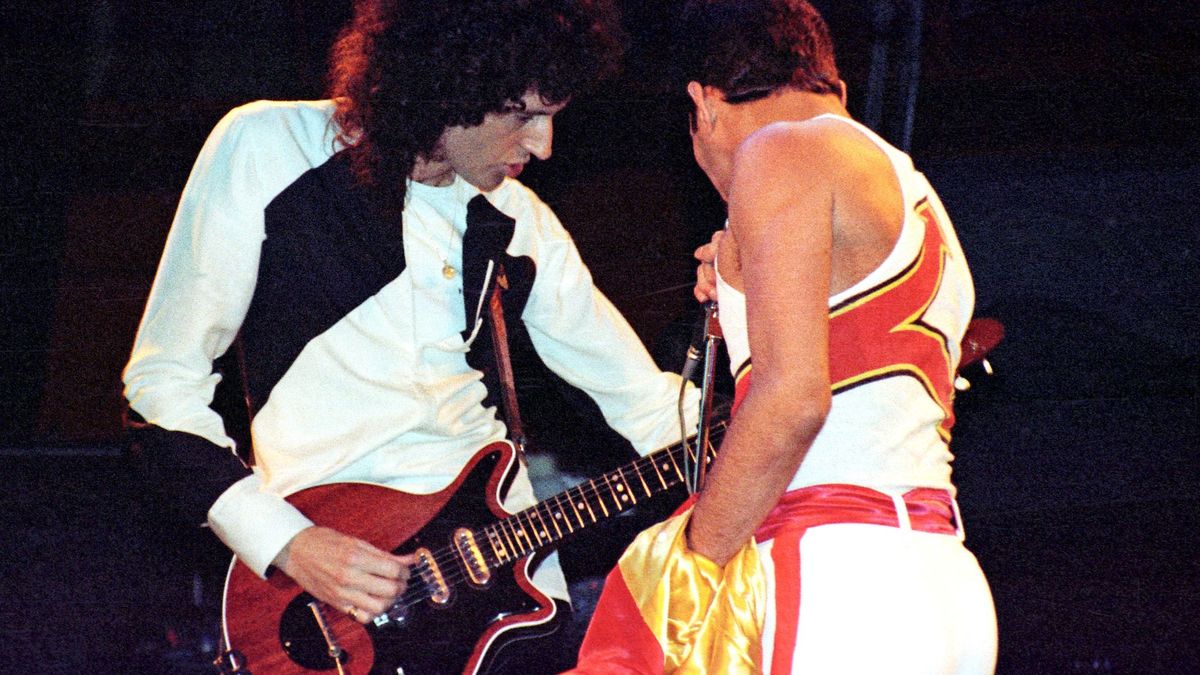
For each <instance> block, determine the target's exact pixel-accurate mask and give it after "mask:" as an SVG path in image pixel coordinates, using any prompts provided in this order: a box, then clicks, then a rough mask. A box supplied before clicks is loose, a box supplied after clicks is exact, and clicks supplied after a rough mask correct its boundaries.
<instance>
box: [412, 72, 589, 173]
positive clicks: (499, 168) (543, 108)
mask: <svg viewBox="0 0 1200 675" xmlns="http://www.w3.org/2000/svg"><path fill="white" fill-rule="evenodd" d="M565 107H567V102H566V101H563V102H562V103H555V104H550V103H546V102H545V101H543V100H542V97H541V96H539V95H538V94H537V92H534V91H530V92H528V93H526V94H525V95H524V96H523V97H521V99H520V100H519V101H513V102H511V103H510V104H509V105H507V106H505V108H504V109H503V110H501V111H499V112H493V113H488V114H487V115H485V116H484V118H483V123H481V124H479V125H478V126H473V127H450V128H448V129H446V131H445V132H443V134H442V137H441V139H440V140H439V141H438V145H437V148H436V149H435V150H434V152H433V153H432V154H433V157H432V158H431V159H430V160H429V161H430V163H431V164H439V163H440V164H441V165H442V166H444V167H445V168H447V169H449V170H451V171H453V172H454V173H456V174H458V175H459V176H462V177H463V180H466V181H467V182H468V183H470V184H471V185H474V186H475V187H477V188H479V189H480V190H484V191H488V190H493V189H495V188H497V187H499V185H500V183H502V182H503V181H504V179H505V178H516V177H517V176H518V175H520V173H521V171H522V170H523V169H524V168H525V165H526V164H527V163H529V160H530V159H532V158H533V157H537V158H538V159H549V157H550V153H551V149H552V145H553V143H554V124H553V118H554V115H556V114H557V113H558V112H559V111H560V110H562V109H563V108H565Z"/></svg>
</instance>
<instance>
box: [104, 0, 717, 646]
mask: <svg viewBox="0 0 1200 675" xmlns="http://www.w3.org/2000/svg"><path fill="white" fill-rule="evenodd" d="M603 18H604V17H603V16H602V15H600V14H598V13H597V12H596V11H595V10H594V8H593V6H592V3H591V2H588V1H587V0H525V1H521V2H518V1H516V0H475V1H473V2H461V3H460V2H445V1H444V0H361V1H359V2H357V4H356V7H355V13H354V17H353V20H352V22H351V23H350V24H349V25H348V26H347V27H346V28H345V29H344V30H343V32H342V33H341V34H340V37H339V38H338V40H337V42H336V44H335V46H334V49H333V55H332V67H331V70H330V82H331V89H330V96H329V98H328V99H327V100H321V101H289V102H278V101H258V102H255V103H250V104H248V105H244V106H241V107H239V108H236V109H234V110H233V111H232V112H230V113H228V114H227V115H226V116H225V117H224V118H223V119H222V120H221V121H220V123H219V124H218V125H217V126H216V128H215V129H214V131H213V132H212V134H211V135H210V136H209V138H208V140H207V142H206V143H205V144H204V147H203V149H202V150H201V152H200V155H199V158H198V159H197V161H196V163H195V166H194V168H193V170H192V173H191V176H190V178H189V180H188V182H187V185H186V187H185V189H184V191H183V194H182V197H181V200H180V203H179V208H178V211H177V213H176V216H175V219H174V222H173V224H172V226H171V231H170V234H169V237H168V239H167V243H166V247H165V250H164V253H163V256H162V260H161V263H160V266H159V269H158V273H157V276H156V279H155V281H154V286H153V289H152V291H151V294H150V297H149V300H148V302H147V306H146V309H145V313H144V316H143V318H142V321H141V324H140V327H139V329H138V333H137V337H136V340H135V342H134V345H133V350H132V355H131V358H130V360H129V363H128V365H127V367H126V368H125V371H124V375H123V379H124V382H125V396H126V398H127V399H128V401H129V406H130V409H131V417H132V419H133V421H134V422H135V424H137V425H139V426H140V427H141V428H142V429H141V436H142V440H143V443H142V446H143V450H142V452H141V457H140V461H141V463H142V464H143V466H144V468H145V469H146V471H147V472H148V474H149V475H150V476H151V478H152V480H154V481H156V482H157V483H158V484H159V486H161V487H162V488H163V489H164V490H165V491H166V492H167V493H169V494H171V495H173V496H174V498H175V499H176V500H177V501H178V503H179V505H180V506H181V508H182V510H183V512H184V513H185V514H186V517H187V518H188V519H189V520H190V521H192V522H202V521H205V520H207V522H208V523H209V525H210V526H211V527H212V529H213V531H214V532H215V533H216V534H217V535H218V536H219V537H220V538H221V540H222V541H223V542H224V543H225V544H226V545H228V546H229V548H230V549H232V551H233V552H234V553H235V554H236V555H237V556H238V558H239V559H240V560H241V561H242V562H244V563H245V564H246V565H247V566H249V567H250V569H252V570H253V571H254V572H255V573H257V574H258V575H260V576H264V577H265V576H266V575H269V574H271V573H272V571H273V570H278V571H281V572H283V573H285V574H287V575H288V576H289V577H291V578H292V579H293V580H295V581H296V582H297V583H298V584H299V585H300V586H301V587H303V588H304V589H305V590H306V591H307V592H308V593H310V594H311V595H313V596H315V597H316V598H317V599H319V600H321V601H323V602H324V603H327V605H328V606H329V607H331V608H334V609H335V610H336V611H342V612H345V613H347V614H349V615H350V616H351V617H353V619H354V620H356V621H359V622H361V623H364V624H365V623H368V622H370V621H371V619H372V618H373V617H375V616H377V615H379V614H381V613H383V612H384V611H385V610H386V609H387V608H388V607H389V606H390V605H391V604H392V602H393V601H394V599H395V598H396V597H397V596H398V595H399V594H400V593H401V592H402V591H403V589H404V588H405V586H406V582H407V579H408V577H409V568H410V566H411V565H412V564H413V562H414V560H413V558H412V557H411V556H396V555H393V554H392V553H390V552H389V551H384V550H379V549H377V548H375V547H374V546H372V545H371V544H368V543H367V542H365V541H362V540H357V539H353V538H351V537H348V536H346V535H343V534H341V533H339V532H337V531H335V530H333V529H329V528H326V527H319V526H315V525H314V524H313V523H312V522H311V521H310V520H309V519H308V518H306V517H305V516H304V515H303V514H301V513H300V512H299V511H298V510H297V509H296V508H294V507H293V506H291V505H290V504H289V503H288V502H286V501H285V500H284V497H285V496H286V495H289V494H291V493H294V492H296V491H298V490H301V489H303V488H306V487H309V486H313V485H316V484H323V483H331V482H344V481H361V482H369V483H380V484H385V485H387V486H390V487H394V488H398V489H401V490H403V491H406V492H412V493H422V494H427V493H432V492H436V491H438V490H440V489H442V488H444V487H446V486H447V485H448V484H449V483H450V482H451V481H452V480H453V479H454V478H455V476H456V475H457V474H458V473H459V471H460V470H461V469H462V468H463V467H464V466H465V465H466V464H467V462H468V460H470V459H471V457H472V456H473V455H474V453H475V452H476V451H477V450H479V449H480V448H482V447H484V446H485V445H487V444H488V443H491V442H494V441H496V440H499V439H502V438H504V437H505V434H506V427H505V425H504V424H503V423H502V422H501V421H500V420H498V419H497V416H496V414H495V410H496V407H497V404H498V402H499V397H498V394H497V392H498V389H499V387H498V383H497V380H496V377H495V375H494V369H493V368H492V367H491V365H490V362H489V360H490V359H491V334H490V331H489V328H488V326H487V322H488V318H487V314H488V312H487V303H486V302H485V300H486V298H487V297H488V295H489V293H490V292H491V290H492V289H493V288H494V286H495V284H496V274H495V271H496V269H497V268H498V266H500V265H503V268H504V269H505V270H506V274H507V285H508V291H507V292H506V293H505V300H504V302H505V309H506V312H507V313H508V314H509V316H510V318H511V319H518V318H519V319H520V320H522V321H524V323H525V325H526V326H527V328H528V332H529V334H530V337H531V339H532V343H533V345H534V347H535V348H536V350H537V352H538V354H539V356H540V357H541V358H542V359H543V360H544V362H545V363H546V364H547V365H548V366H549V367H550V368H551V369H552V370H554V371H555V372H556V373H558V374H559V375H560V376H562V377H563V378H564V379H565V380H566V381H567V382H569V383H571V384H573V385H575V386H577V387H579V388H581V389H582V390H584V391H586V392H587V393H588V394H589V395H590V396H591V397H592V398H593V399H594V400H595V402H596V403H597V404H598V406H599V408H600V409H601V411H602V412H603V414H604V417H605V419H606V420H607V421H608V422H609V423H610V424H611V426H612V427H613V428H614V429H616V430H617V431H618V432H620V433H621V434H622V435H624V436H625V437H626V438H628V439H629V440H630V441H631V442H632V443H633V445H634V446H635V448H637V449H638V450H639V451H640V452H643V453H645V452H648V451H650V450H653V449H655V448H658V447H662V446H665V445H669V444H671V443H673V442H676V441H677V440H678V436H679V429H680V425H679V422H678V420H677V417H676V409H677V408H676V399H677V395H678V390H679V387H680V384H681V382H680V379H679V377H678V376H676V375H674V374H670V373H664V372H660V371H659V370H658V369H657V368H656V367H655V366H654V364H653V362H652V361H651V359H650V357H649V355H648V354H647V352H646V350H645V348H644V347H643V346H642V345H641V343H640V342H639V341H638V339H637V337H636V336H635V334H634V333H633V331H632V330H631V328H630V327H629V325H628V324H627V323H626V322H625V320H624V319H623V318H622V317H621V315H620V314H619V313H618V312H617V310H616V309H615V308H614V307H613V306H612V305H611V304H610V302H609V301H608V300H607V299H606V298H605V297H604V296H603V295H601V293H600V292H599V291H598V290H597V289H596V288H595V286H594V285H593V284H592V280H591V276H590V275H589V273H588V270H587V269H586V268H585V267H584V265H583V263H582V261H581V260H580V256H579V253H578V251H577V250H576V248H575V245H574V244H573V242H572V240H571V237H570V236H569V235H568V234H567V232H566V231H565V230H564V229H563V226H562V225H561V224H560V223H559V221H558V219H557V218H556V216H555V215H554V213H553V212H552V211H551V210H550V209H549V208H548V207H547V206H546V205H545V204H544V203H543V202H542V201H541V200H539V199H538V197H537V196H536V195H535V194H534V193H533V192H531V191H530V190H529V189H528V188H526V187H524V186H523V185H522V184H521V183H520V182H518V180H517V177H518V176H519V174H520V173H521V171H522V169H523V168H524V166H525V165H526V164H527V163H528V162H529V161H530V160H531V159H533V158H537V159H541V160H544V159H547V158H549V157H550V154H551V146H552V139H553V121H554V117H555V115H556V114H557V113H558V112H560V111H561V110H562V109H563V108H564V107H565V106H566V105H567V104H568V102H569V101H570V100H571V98H572V96H573V95H575V94H576V93H577V92H579V91H580V90H581V89H583V88H584V87H585V86H587V85H588V84H589V83H591V82H592V81H593V80H594V79H596V78H597V76H599V75H600V74H602V72H603V71H604V70H605V69H606V68H607V67H608V66H609V65H610V64H611V62H612V59H613V57H614V55H615V54H614V52H615V47H614V45H615V41H614V40H613V39H612V37H611V34H610V32H609V31H608V29H607V28H606V27H605V24H604V23H603V22H602V19H603ZM239 336H240V343H241V347H242V349H243V352H244V373H245V380H246V389H247V400H248V403H249V405H250V408H251V411H252V419H253V421H252V425H251V437H252V439H253V449H254V466H253V468H252V469H248V468H247V467H246V466H244V465H243V463H242V462H241V461H239V459H238V457H237V455H236V454H235V444H234V441H233V440H232V439H231V438H230V436H229V435H228V434H227V433H226V430H225V426H224V424H223V421H222V419H221V418H220V417H219V416H218V414H217V413H216V412H214V410H213V409H212V408H211V407H210V404H211V401H212V398H213V392H214V388H215V386H216V384H217V381H218V380H219V375H216V374H214V372H213V360H214V359H216V358H217V357H219V356H221V355H222V354H223V353H224V352H225V351H226V350H227V349H229V348H230V346H231V345H232V344H233V343H234V340H235V338H237V337H239ZM692 400H693V401H694V400H695V399H694V398H693V399H692ZM685 408H686V409H689V410H691V409H694V408H695V406H694V405H687V406H685ZM689 424H691V425H693V427H694V424H695V420H694V419H693V420H690V421H689ZM531 503H533V492H532V489H531V486H530V483H529V480H528V477H527V476H526V475H525V473H524V471H522V472H521V473H520V474H519V475H518V477H517V479H516V481H515V483H514V484H513V485H512V487H511V489H510V490H509V493H508V497H507V502H506V507H508V508H509V509H510V510H514V511H515V510H517V509H518V508H521V507H525V506H528V505H530V504H531ZM533 580H534V584H535V585H536V586H538V587H539V588H540V589H541V590H543V591H544V592H545V593H547V594H548V595H550V596H551V597H553V598H556V599H559V600H562V601H566V599H567V589H566V584H565V581H564V579H563V576H562V573H561V570H560V568H559V566H558V563H557V559H556V558H555V557H554V556H553V555H552V556H550V557H549V558H548V559H547V560H546V561H544V562H543V563H542V564H541V565H540V567H538V568H537V569H536V571H535V572H534V574H533ZM249 665H250V667H251V669H253V664H249Z"/></svg>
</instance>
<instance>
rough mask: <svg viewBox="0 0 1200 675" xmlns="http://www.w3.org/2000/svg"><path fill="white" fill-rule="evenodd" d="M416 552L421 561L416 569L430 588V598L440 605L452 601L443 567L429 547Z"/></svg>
mask: <svg viewBox="0 0 1200 675" xmlns="http://www.w3.org/2000/svg"><path fill="white" fill-rule="evenodd" d="M416 553H417V558H419V559H420V561H421V562H420V565H418V566H417V567H416V568H414V569H416V570H417V574H419V575H421V581H424V582H425V587H426V588H428V589H429V598H430V599H431V600H433V601H434V602H436V603H437V604H439V605H444V604H446V603H448V602H450V586H449V584H447V583H446V577H445V575H444V574H442V568H441V567H439V566H438V562H437V558H434V557H433V554H432V553H430V552H429V549H427V548H422V549H418V550H417V552H416Z"/></svg>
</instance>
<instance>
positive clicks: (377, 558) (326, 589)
mask: <svg viewBox="0 0 1200 675" xmlns="http://www.w3.org/2000/svg"><path fill="white" fill-rule="evenodd" d="M416 562H417V556H416V555H412V554H410V555H404V556H397V555H392V554H390V553H388V552H386V551H383V550H380V549H378V548H376V547H374V546H372V545H371V544H368V543H367V542H365V541H363V540H361V539H355V538H354V537H350V536H347V535H344V534H342V533H341V532H338V531H337V530H333V529H330V528H328V527H320V526H313V527H309V528H307V529H304V530H301V531H300V533H299V534H297V535H296V536H295V537H292V540H291V541H290V542H288V545H287V546H285V547H284V548H283V550H282V551H280V553H279V555H278V556H276V558H275V566H276V567H278V568H279V569H280V570H282V571H283V572H284V573H285V574H287V575H288V576H289V577H291V578H292V579H293V580H294V581H295V582H296V583H298V584H300V587H301V588H303V589H304V590H306V591H308V592H309V593H310V594H312V595H313V596H314V597H316V598H317V599H318V600H320V601H322V602H324V603H326V604H328V605H330V606H332V607H334V608H336V609H338V610H339V611H343V612H347V613H348V614H350V616H351V618H353V619H354V620H355V621H358V622H360V623H367V622H368V621H370V620H371V619H373V618H375V617H376V616H379V615H380V614H383V613H384V612H386V611H387V610H388V608H389V607H391V606H392V603H394V602H395V601H396V598H398V597H399V596H400V594H401V593H403V592H404V589H405V588H406V587H407V586H408V575H409V567H410V566H411V565H414V564H416Z"/></svg>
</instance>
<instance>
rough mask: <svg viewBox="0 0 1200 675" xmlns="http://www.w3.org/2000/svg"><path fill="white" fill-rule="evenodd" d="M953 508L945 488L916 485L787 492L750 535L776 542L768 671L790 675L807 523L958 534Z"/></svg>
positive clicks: (817, 487) (828, 487)
mask: <svg viewBox="0 0 1200 675" xmlns="http://www.w3.org/2000/svg"><path fill="white" fill-rule="evenodd" d="M959 520H960V519H959V518H958V509H957V507H955V505H954V499H953V498H952V497H951V496H950V493H949V492H947V491H945V490H938V489H934V488H916V489H914V490H909V491H908V492H906V493H904V495H902V496H900V497H892V496H891V495H887V494H884V493H882V492H879V491H878V490H872V489H871V488H866V487H862V486H860V485H838V484H828V485H811V486H808V487H803V488H800V489H798V490H792V491H791V492H787V493H785V494H784V495H783V497H782V498H780V500H779V503H778V504H776V505H775V508H774V509H772V510H771V512H770V513H768V514H767V517H766V519H765V520H764V521H763V523H762V525H759V527H758V530H757V531H755V533H754V538H755V540H756V541H759V542H762V541H766V540H768V539H774V540H775V546H774V548H773V550H772V553H771V558H772V560H773V561H774V565H775V579H776V586H775V636H774V654H773V657H772V663H771V672H772V673H775V674H776V675H790V674H791V672H792V654H793V653H794V651H795V647H796V629H797V626H798V625H799V623H798V622H799V616H800V596H801V586H802V585H803V584H802V580H801V578H800V538H801V537H803V536H804V532H805V531H806V530H807V529H808V528H810V527H816V526H818V525H832V524H835V523H864V524H868V525H885V526H888V527H898V528H904V529H912V530H917V531H919V532H932V533H935V534H951V535H954V534H957V535H959V536H960V537H961V536H962V535H961V533H962V531H961V529H960V528H959V527H958V524H959Z"/></svg>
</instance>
